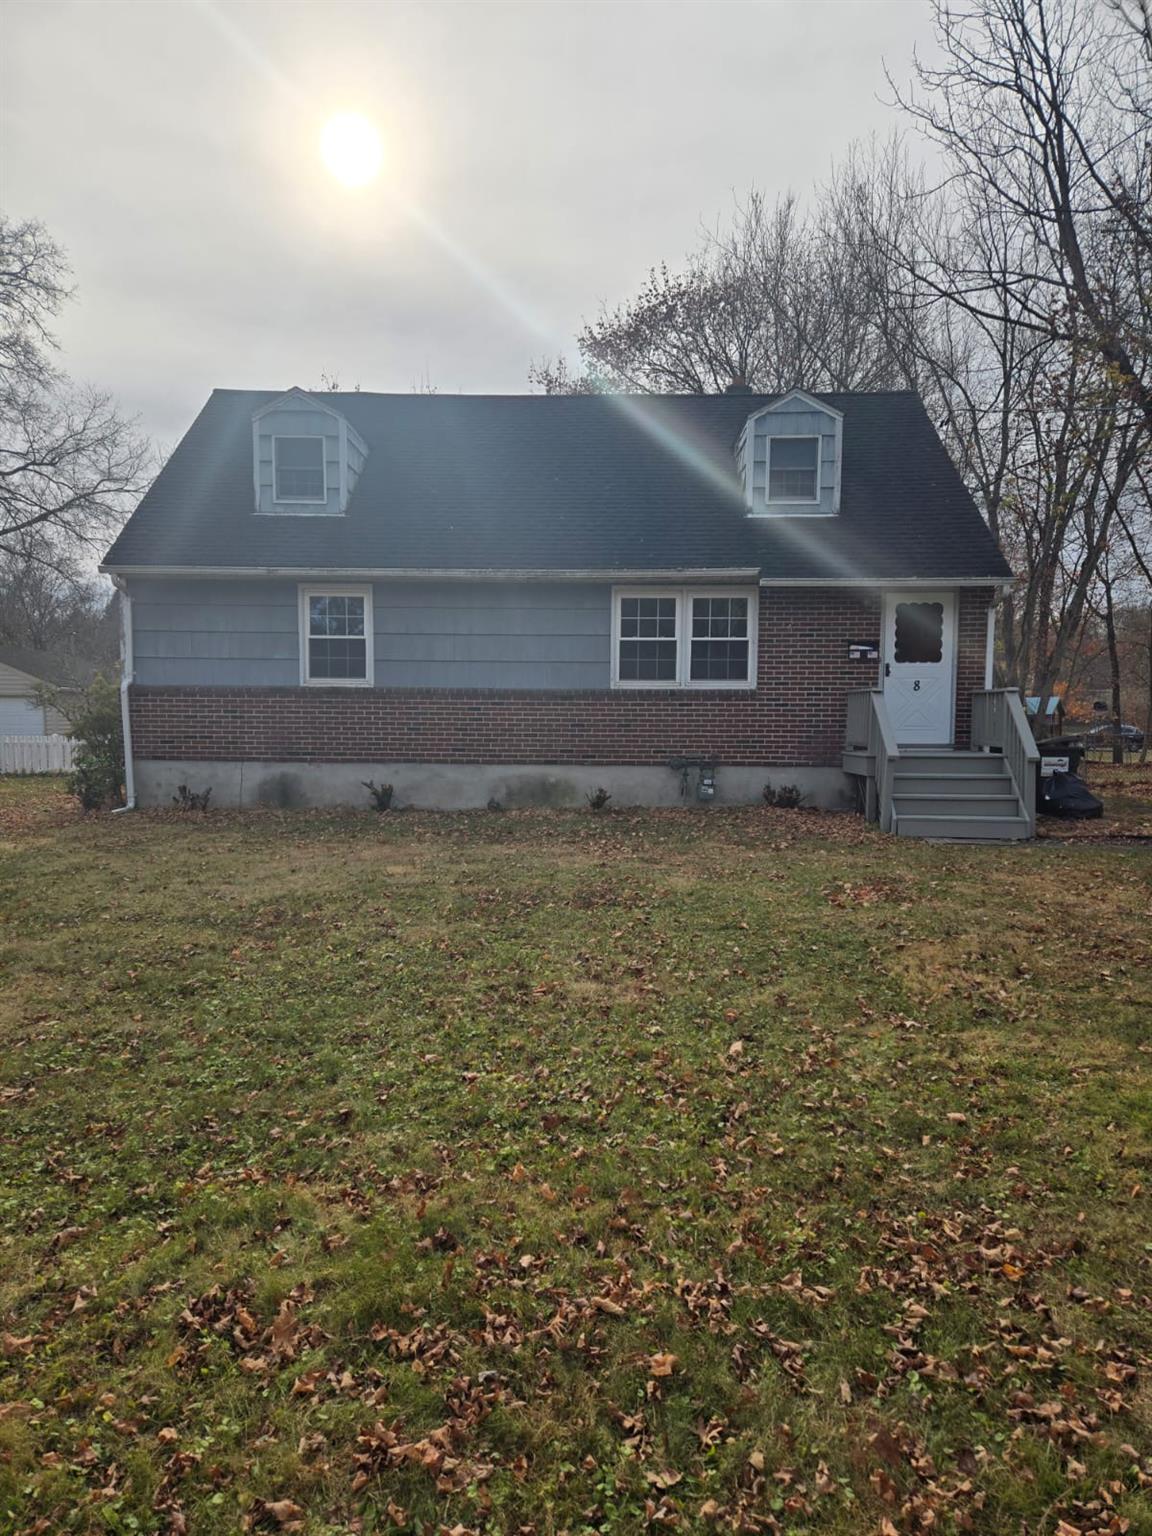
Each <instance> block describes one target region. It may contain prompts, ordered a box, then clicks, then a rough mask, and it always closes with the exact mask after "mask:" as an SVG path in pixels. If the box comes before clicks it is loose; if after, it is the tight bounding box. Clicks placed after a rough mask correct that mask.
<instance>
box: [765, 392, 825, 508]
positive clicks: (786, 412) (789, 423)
mask: <svg viewBox="0 0 1152 1536" xmlns="http://www.w3.org/2000/svg"><path fill="white" fill-rule="evenodd" d="M749 435H750V436H751V438H752V442H751V451H752V484H751V499H752V510H753V511H754V512H768V513H771V512H773V511H774V504H773V503H771V502H768V501H766V499H765V494H766V487H767V464H768V439H769V438H770V437H819V439H820V500H819V503H816V502H813V503H811V505H810V511H811V512H824V513H831V512H835V511H836V505H835V490H836V470H837V465H836V455H837V450H838V441H839V432H838V422H837V419H836V417H835V416H832V415H830V414H829V413H828V412H826V411H815V410H813V409H812V408H811V406H809V405H808V404H807V403H806V402H805V401H803V400H798V399H797V400H785V401H783V402H782V403H781V404H780V405H778V406H775V407H773V409H771V410H770V411H766V412H763V413H762V414H761V415H759V416H758V417H757V418H756V420H755V421H754V422H753V423H752V424H751V431H750V434H749ZM748 447H749V445H748V443H747V441H745V443H744V445H743V453H744V454H747V452H748ZM742 468H743V464H742ZM793 510H794V511H796V512H803V511H805V510H806V508H805V507H803V506H797V507H795V508H794V509H793ZM779 515H785V516H787V515H788V506H787V504H784V505H781V506H780V512H779Z"/></svg>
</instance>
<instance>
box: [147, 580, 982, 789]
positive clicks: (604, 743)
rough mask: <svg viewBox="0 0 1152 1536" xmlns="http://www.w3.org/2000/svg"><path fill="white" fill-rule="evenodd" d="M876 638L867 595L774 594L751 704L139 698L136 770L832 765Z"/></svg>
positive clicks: (875, 598)
mask: <svg viewBox="0 0 1152 1536" xmlns="http://www.w3.org/2000/svg"><path fill="white" fill-rule="evenodd" d="M987 601H988V595H987V594H986V593H984V594H973V595H971V596H970V595H968V594H965V595H964V596H962V597H961V601H960V623H959V645H960V662H959V679H960V681H959V687H958V697H959V698H960V700H961V706H962V709H963V714H962V715H961V712H960V710H958V723H959V721H960V720H961V719H962V721H963V732H964V735H963V738H962V739H963V741H965V742H966V741H967V731H968V714H969V711H968V704H967V697H966V695H967V692H968V691H969V690H970V688H971V687H980V686H982V684H983V676H984V633H985V632H984V618H983V615H984V612H985V610H986V607H987ZM879 635H880V598H879V595H878V594H876V593H870V592H851V591H846V590H838V589H834V588H826V589H821V590H812V589H795V590H788V589H779V588H777V589H771V588H769V589H768V590H766V591H764V592H762V594H761V603H760V637H759V662H758V674H759V675H758V683H757V688H756V690H755V691H754V692H752V691H749V692H733V691H727V690H723V689H716V690H705V689H699V690H698V689H677V690H668V691H665V690H660V689H652V690H631V689H614V690H604V691H579V692H576V691H563V692H561V691H556V692H547V693H545V692H528V691H522V690H508V691H503V690H487V689H484V690H480V689H476V690H462V689H448V688H445V689H408V688H392V689H389V688H374V689H356V688H330V689H325V688H201V687H197V688H191V687H185V688H176V687H170V688H159V687H139V686H137V687H133V689H132V690H131V708H132V733H133V745H134V750H135V754H136V756H137V757H138V758H143V759H149V758H151V759H186V760H208V759H222V760H244V761H264V762H389V761H391V762H425V763H507V764H513V763H584V764H589V765H594V764H617V765H621V766H624V765H646V764H660V763H665V762H667V760H668V759H669V758H670V757H677V756H692V755H705V756H710V757H714V758H715V759H716V760H717V761H718V762H721V763H726V764H729V765H732V766H736V765H740V764H747V765H749V766H754V765H759V764H764V765H780V766H784V765H788V764H797V765H807V766H818V765H828V766H838V765H839V762H840V749H841V742H842V739H843V730H844V696H845V693H846V691H847V690H848V689H849V688H856V687H868V686H870V685H872V684H874V683H875V680H876V664H875V663H874V662H851V661H849V660H848V646H849V644H850V643H851V642H853V641H865V642H869V643H871V644H877V643H878V642H879ZM973 679H974V681H973ZM960 739H961V738H960V737H959V736H958V740H960Z"/></svg>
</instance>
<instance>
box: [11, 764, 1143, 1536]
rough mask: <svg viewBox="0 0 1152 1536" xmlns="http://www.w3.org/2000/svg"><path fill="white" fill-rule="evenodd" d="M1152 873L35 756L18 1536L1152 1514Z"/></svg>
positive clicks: (19, 859)
mask: <svg viewBox="0 0 1152 1536" xmlns="http://www.w3.org/2000/svg"><path fill="white" fill-rule="evenodd" d="M1150 896H1152V855H1150V854H1149V852H1148V850H1147V849H1146V848H1144V847H1142V846H1139V845H1130V846H1118V845H1112V846H1106V845H1102V844H1092V843H1083V844H1081V843H1070V844H1061V843H1056V842H1048V843H1038V844H1034V845H1031V846H1026V847H1014V848H1002V849H996V848H991V849H990V848H963V847H959V846H944V847H931V846H928V845H925V844H918V843H912V842H902V841H897V840H891V839H886V838H883V837H881V836H879V835H878V834H876V833H874V832H873V831H872V830H871V829H870V828H867V827H865V826H863V825H862V824H861V823H860V822H858V821H856V820H854V819H851V818H835V817H827V816H821V815H816V814H813V815H809V814H805V813H789V812H769V811H764V810H760V809H756V810H748V811H733V812H726V811H721V810H717V809H713V810H710V811H708V812H705V813H698V812H691V811H690V812H670V813H635V814H633V813H617V814H611V813H606V814H604V815H602V816H593V815H591V814H590V813H584V814H546V813H521V814H513V815H499V814H478V815H458V816H451V817H449V816H442V817H438V816H432V815H423V814H413V813H404V814H398V815H386V816H374V815H373V814H372V813H370V812H366V813H364V814H355V815H354V814H349V815H334V814H333V815H329V814H319V813H317V814H313V815H299V816H289V815H277V814H275V813H268V814H263V815H259V814H250V815H241V814H225V813H219V814H217V813H209V814H208V815H207V816H204V817H201V816H195V815H191V816H189V815H180V814H179V813H177V812H172V813H169V814H151V815H145V814H136V815H133V816H125V817H117V818H110V817H98V818H92V819H89V820H83V819H81V818H79V817H77V816H76V815H75V813H74V812H73V811H72V810H71V809H70V807H69V804H68V802H67V801H66V800H65V798H64V796H63V793H62V791H61V789H60V788H59V786H58V785H54V784H51V783H46V782H44V781H40V782H37V781H28V780H25V781H20V780H0V942H2V946H3V947H2V951H0V968H2V973H3V978H4V980H3V986H2V988H0V1117H2V1118H0V1343H2V1346H3V1347H2V1350H0V1531H3V1532H5V1533H9V1532H11V1533H15V1532H20V1533H31V1532H53V1533H55V1532H166V1533H170V1536H178V1533H181V1532H187V1533H190V1536H224V1533H228V1536H231V1533H234V1532H237V1531H241V1530H253V1531H284V1530H287V1531H292V1530H296V1531H301V1532H306V1533H309V1536H320V1533H337V1532H340V1533H344V1532H348V1533H353V1532H373V1531H397V1530H403V1531H411V1532H422V1533H423V1532H441V1531H455V1532H457V1533H458V1536H459V1533H460V1532H469V1531H483V1532H486V1533H503V1532H509V1533H513V1532H519V1533H523V1536H531V1533H539V1536H546V1533H558V1532H562V1531H563V1532H569V1533H572V1536H576V1533H582V1532H591V1531H598V1532H612V1533H632V1532H641V1531H645V1532H647V1531H665V1530H676V1531H685V1532H697V1531H748V1532H759V1531H766V1532H788V1533H792V1536H801V1533H813V1536H814V1533H830V1536H833V1533H834V1536H849V1533H852V1536H858V1533H873V1532H874V1533H881V1532H883V1533H886V1536H891V1533H892V1532H893V1531H895V1532H898V1533H901V1536H903V1533H915V1532H922V1531H923V1532H927V1531H933V1532H952V1531H973V1532H987V1533H996V1536H1001V1533H1008V1532H1020V1533H1029V1536H1069V1533H1072V1532H1100V1533H1103V1532H1113V1533H1116V1532H1122V1531H1128V1532H1132V1533H1147V1532H1152V1498H1150V1494H1149V1491H1150V1489H1152V1461H1150V1460H1149V1453H1150V1450H1152V1378H1150V1375H1149V1366H1150V1363H1152V1360H1150V1356H1152V1299H1150V1298H1152V1220H1150V1214H1152V1212H1150V1201H1149V1188H1148V1187H1149V1156H1150V1153H1152V1115H1150V1105H1152V1096H1150V1092H1149V1088H1150V1081H1152V968H1150V960H1152V921H1150ZM1125 1522H1127V1523H1125Z"/></svg>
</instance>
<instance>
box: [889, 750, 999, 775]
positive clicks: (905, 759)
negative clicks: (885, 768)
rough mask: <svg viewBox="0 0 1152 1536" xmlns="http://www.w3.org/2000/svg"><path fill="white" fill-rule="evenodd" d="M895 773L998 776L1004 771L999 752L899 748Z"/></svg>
mask: <svg viewBox="0 0 1152 1536" xmlns="http://www.w3.org/2000/svg"><path fill="white" fill-rule="evenodd" d="M896 771H897V773H962V774H964V775H965V776H966V777H967V776H969V775H972V774H998V773H1003V772H1004V771H1005V768H1004V759H1003V757H1002V756H1001V755H1000V753H999V752H949V751H947V750H946V749H942V750H940V751H938V752H937V751H923V752H920V751H916V750H915V749H913V750H909V749H908V748H907V747H903V748H901V751H900V756H899V758H898V759H897V766H896Z"/></svg>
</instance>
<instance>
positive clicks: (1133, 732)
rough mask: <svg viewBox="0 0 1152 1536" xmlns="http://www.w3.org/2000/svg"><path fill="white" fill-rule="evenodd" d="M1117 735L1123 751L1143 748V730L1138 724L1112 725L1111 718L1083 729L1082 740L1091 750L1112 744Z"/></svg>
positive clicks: (1139, 750) (1136, 750) (1137, 750)
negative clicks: (1102, 723) (1088, 729)
mask: <svg viewBox="0 0 1152 1536" xmlns="http://www.w3.org/2000/svg"><path fill="white" fill-rule="evenodd" d="M1117 737H1119V739H1120V745H1121V746H1122V747H1123V748H1124V750H1125V752H1141V751H1143V749H1144V732H1143V731H1142V730H1141V729H1140V727H1139V726H1138V725H1114V724H1113V723H1112V721H1111V720H1109V721H1107V722H1106V723H1105V724H1104V725H1094V726H1093V727H1092V729H1091V730H1090V731H1085V732H1084V736H1083V741H1084V745H1085V746H1086V747H1087V748H1088V750H1089V751H1090V752H1091V751H1095V750H1097V749H1098V748H1100V747H1111V746H1114V745H1115V743H1116V739H1117Z"/></svg>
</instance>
